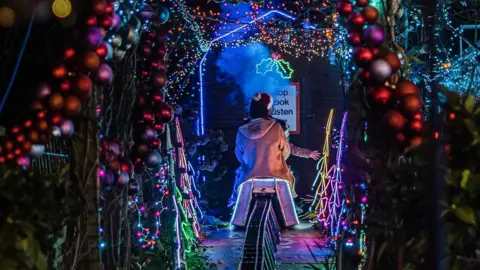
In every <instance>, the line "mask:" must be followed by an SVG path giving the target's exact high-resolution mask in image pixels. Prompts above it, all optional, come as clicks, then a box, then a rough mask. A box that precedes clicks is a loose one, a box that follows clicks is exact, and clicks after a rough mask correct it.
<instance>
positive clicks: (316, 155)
mask: <svg viewBox="0 0 480 270" xmlns="http://www.w3.org/2000/svg"><path fill="white" fill-rule="evenodd" d="M308 156H309V157H310V158H311V159H313V160H318V159H319V158H320V153H319V152H318V151H317V150H315V151H312V152H311V153H310V155H308Z"/></svg>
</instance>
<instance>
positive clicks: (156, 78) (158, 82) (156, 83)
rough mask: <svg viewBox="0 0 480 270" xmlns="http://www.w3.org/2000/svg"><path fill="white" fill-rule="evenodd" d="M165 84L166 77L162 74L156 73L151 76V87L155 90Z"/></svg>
mask: <svg viewBox="0 0 480 270" xmlns="http://www.w3.org/2000/svg"><path fill="white" fill-rule="evenodd" d="M166 82H167V76H166V75H165V73H164V72H161V71H160V72H156V73H155V74H153V76H152V85H153V87H155V88H162V87H163V86H164V85H165V83H166Z"/></svg>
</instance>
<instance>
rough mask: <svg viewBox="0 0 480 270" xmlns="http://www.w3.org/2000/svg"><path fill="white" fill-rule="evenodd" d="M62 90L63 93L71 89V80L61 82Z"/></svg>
mask: <svg viewBox="0 0 480 270" xmlns="http://www.w3.org/2000/svg"><path fill="white" fill-rule="evenodd" d="M60 90H62V92H63V93H67V92H68V91H70V81H69V80H63V81H62V82H61V83H60Z"/></svg>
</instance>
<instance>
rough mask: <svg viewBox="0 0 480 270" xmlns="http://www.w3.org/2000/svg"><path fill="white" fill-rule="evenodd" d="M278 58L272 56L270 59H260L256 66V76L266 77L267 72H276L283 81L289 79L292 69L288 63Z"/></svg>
mask: <svg viewBox="0 0 480 270" xmlns="http://www.w3.org/2000/svg"><path fill="white" fill-rule="evenodd" d="M279 57H280V56H279V55H278V54H272V57H271V58H266V59H262V61H260V63H258V64H257V66H256V69H257V74H261V75H266V74H267V73H269V72H276V73H277V74H279V75H280V76H281V77H282V78H283V79H291V78H292V74H293V69H292V67H291V66H290V63H288V62H287V61H285V60H283V59H280V58H279Z"/></svg>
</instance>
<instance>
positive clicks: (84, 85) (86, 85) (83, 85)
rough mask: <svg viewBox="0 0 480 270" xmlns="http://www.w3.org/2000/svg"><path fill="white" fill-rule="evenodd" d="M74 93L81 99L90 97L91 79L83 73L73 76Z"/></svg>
mask: <svg viewBox="0 0 480 270" xmlns="http://www.w3.org/2000/svg"><path fill="white" fill-rule="evenodd" d="M74 93H75V94H76V95H78V97H79V98H80V99H82V100H89V99H90V98H91V97H92V80H90V77H88V76H87V75H85V74H81V73H80V74H78V75H77V77H76V78H75V83H74Z"/></svg>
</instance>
